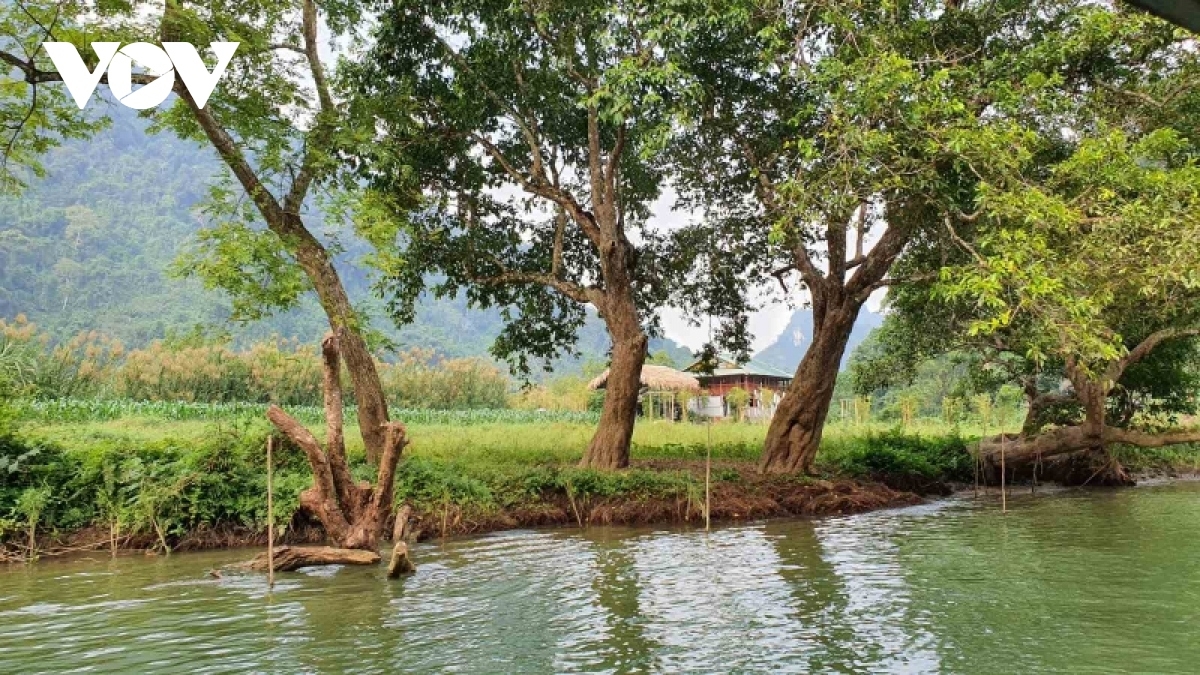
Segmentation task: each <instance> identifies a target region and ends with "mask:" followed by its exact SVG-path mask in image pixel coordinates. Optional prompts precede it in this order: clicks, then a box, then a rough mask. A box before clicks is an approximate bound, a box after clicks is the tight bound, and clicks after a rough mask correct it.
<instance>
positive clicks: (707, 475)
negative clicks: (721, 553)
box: [704, 417, 712, 532]
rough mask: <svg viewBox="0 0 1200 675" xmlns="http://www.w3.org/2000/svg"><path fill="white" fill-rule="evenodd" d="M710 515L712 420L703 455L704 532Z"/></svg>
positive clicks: (709, 420)
mask: <svg viewBox="0 0 1200 675" xmlns="http://www.w3.org/2000/svg"><path fill="white" fill-rule="evenodd" d="M711 515H712V418H711V417H710V418H708V446H707V449H706V450H705V453H704V531H705V532H708V531H709V529H710V528H709V525H710V523H709V519H710V517H711Z"/></svg>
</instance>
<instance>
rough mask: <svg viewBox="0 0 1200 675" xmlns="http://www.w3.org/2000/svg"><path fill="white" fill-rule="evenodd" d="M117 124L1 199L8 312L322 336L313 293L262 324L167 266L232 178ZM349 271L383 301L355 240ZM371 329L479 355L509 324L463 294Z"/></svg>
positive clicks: (139, 328) (138, 126)
mask: <svg viewBox="0 0 1200 675" xmlns="http://www.w3.org/2000/svg"><path fill="white" fill-rule="evenodd" d="M107 112H108V113H109V114H111V115H112V117H113V120H114V121H113V125H112V127H111V128H109V129H106V130H104V131H103V132H101V133H99V134H97V135H96V136H94V137H92V138H90V139H88V140H85V141H76V142H70V143H67V144H65V145H63V147H61V148H58V149H56V150H54V151H52V152H51V153H49V154H48V156H47V157H46V158H45V165H46V168H47V170H48V172H49V175H48V176H47V177H46V178H45V179H43V180H34V181H31V184H30V187H29V189H28V190H27V191H25V192H24V193H22V194H21V195H20V196H18V197H11V196H6V197H0V317H6V318H12V317H14V316H15V315H17V314H20V313H23V314H25V315H26V316H28V317H29V319H30V320H32V321H34V322H35V323H37V324H39V325H40V326H41V327H43V328H44V329H46V330H47V331H48V332H50V333H51V334H52V335H55V336H60V337H66V336H70V335H73V334H75V333H77V332H80V331H85V330H89V331H90V330H97V331H100V332H102V333H105V334H108V335H112V336H114V337H117V338H119V339H121V340H122V341H124V342H125V343H127V344H128V345H131V346H140V345H144V344H146V343H148V342H150V341H151V340H154V339H158V338H163V337H166V336H167V335H170V334H179V333H184V332H189V331H193V330H196V329H197V328H198V327H199V328H200V329H202V330H205V331H221V332H228V333H229V334H230V335H231V336H232V337H233V339H234V340H235V342H238V343H242V344H245V343H247V342H250V341H253V340H255V339H260V338H264V337H268V336H271V335H279V336H282V337H296V338H299V339H301V340H306V341H315V340H317V339H318V338H319V337H320V336H321V335H322V334H323V333H324V331H325V330H326V329H327V324H326V322H325V318H324V315H323V314H322V313H321V311H320V309H319V308H318V307H317V305H316V303H315V301H313V300H312V299H308V300H307V301H306V302H304V303H303V304H302V305H301V306H300V307H298V308H296V309H294V310H291V311H288V312H285V313H282V314H279V315H276V316H272V317H270V318H268V319H265V320H262V321H258V322H253V323H248V324H247V323H231V322H230V321H229V317H230V303H229V302H228V300H227V299H226V298H225V297H223V296H222V294H220V293H218V292H212V291H206V290H205V289H204V288H202V287H201V285H200V283H199V282H198V281H195V280H191V279H181V278H178V277H177V276H175V275H172V274H170V273H169V269H170V268H171V266H172V263H173V262H174V261H175V259H176V256H177V254H178V252H179V251H180V249H181V248H183V247H186V246H189V245H191V243H192V242H193V241H194V238H195V234H196V232H197V230H198V229H199V228H200V227H201V226H202V225H203V224H204V223H203V219H202V215H201V214H200V213H199V212H198V209H197V208H196V207H197V205H198V204H199V203H200V202H201V200H202V199H203V198H204V196H205V195H206V193H207V190H208V187H209V186H210V185H212V184H213V183H214V182H215V181H217V180H218V179H219V178H220V177H222V176H223V175H224V171H225V168H224V167H223V166H222V165H220V164H219V163H218V161H217V160H216V158H215V156H214V155H213V154H212V153H211V151H210V150H209V149H208V147H207V146H199V145H195V144H192V143H190V142H188V141H184V140H180V139H178V138H176V137H175V136H173V135H170V134H157V135H154V134H149V133H148V132H147V128H146V127H147V123H146V122H145V121H144V120H141V119H139V118H138V117H137V116H136V115H135V114H133V113H132V112H131V111H128V110H125V109H123V108H120V107H113V108H112V109H110V110H108V111H107ZM342 239H343V240H342V241H341V242H340V243H341V244H342V245H343V247H344V248H346V249H347V250H349V251H351V253H346V254H343V256H342V258H341V259H340V260H339V272H340V273H341V274H342V278H343V280H344V282H345V284H346V287H347V291H348V292H349V293H350V296H351V298H352V300H353V301H354V302H355V303H356V304H358V305H359V306H365V307H368V308H372V307H374V308H382V302H381V301H380V300H379V299H378V298H377V297H375V296H374V294H373V293H372V292H371V288H370V285H371V284H370V281H371V280H370V277H369V275H368V273H367V271H366V270H365V269H364V268H363V267H362V266H360V265H357V264H355V263H356V261H355V256H354V255H353V253H352V252H353V251H354V250H355V244H354V242H348V241H345V239H346V238H345V237H343V238H342ZM370 314H371V315H372V325H373V326H374V327H375V328H377V329H379V330H380V331H381V332H383V333H384V334H385V335H386V336H387V337H388V338H390V339H391V340H392V341H394V342H395V343H396V344H397V345H398V346H399V347H401V348H408V347H423V348H431V349H434V350H436V351H437V352H438V353H440V354H443V355H446V356H477V355H484V354H486V353H487V350H488V347H489V346H490V345H491V342H492V340H493V338H494V337H495V335H496V334H497V333H498V332H499V330H500V327H501V317H500V315H499V312H497V311H479V310H472V309H469V308H468V307H467V304H466V301H465V300H464V299H461V298H460V299H447V300H435V299H432V298H426V299H425V300H424V301H423V302H422V304H421V305H420V307H419V309H418V312H417V320H416V322H414V323H413V324H410V325H407V326H402V327H399V328H396V327H395V326H394V325H393V324H392V322H391V321H390V320H389V319H387V318H386V317H385V316H384V314H383V312H382V311H381V309H378V310H376V311H371V312H370ZM607 347H608V338H607V335H606V333H605V331H604V328H603V326H602V325H601V324H600V323H599V321H592V322H589V323H588V325H587V326H586V327H585V328H584V330H583V331H581V334H580V339H579V350H580V352H581V354H582V358H581V359H580V360H574V359H572V360H568V361H566V362H564V363H560V364H558V366H557V368H556V369H557V370H570V369H575V368H578V365H579V363H580V362H581V361H582V360H587V359H593V360H594V359H603V358H604V353H605V351H606V350H607ZM652 350H655V351H659V350H663V351H667V352H668V353H669V354H671V355H672V356H673V358H675V360H676V361H686V360H687V359H688V358H689V356H690V354H689V353H688V352H687V351H686V350H685V349H683V348H682V347H679V346H678V345H677V344H675V343H674V342H671V341H669V340H657V341H655V342H654V343H653V344H652Z"/></svg>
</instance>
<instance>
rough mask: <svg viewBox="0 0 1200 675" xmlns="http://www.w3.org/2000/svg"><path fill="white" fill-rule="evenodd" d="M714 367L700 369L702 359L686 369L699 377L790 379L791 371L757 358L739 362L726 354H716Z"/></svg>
mask: <svg viewBox="0 0 1200 675" xmlns="http://www.w3.org/2000/svg"><path fill="white" fill-rule="evenodd" d="M715 365H716V369H714V370H713V371H712V372H711V373H706V372H703V371H702V370H701V368H703V367H704V362H703V361H696V362H695V363H693V364H692V365H690V366H688V367H687V371H688V372H690V373H695V374H696V375H698V376H699V377H725V376H727V375H738V376H740V375H758V376H763V377H774V378H778V379H786V380H790V379H792V373H789V372H787V371H784V370H781V369H779V368H776V367H775V366H772V365H770V364H768V363H763V362H762V361H759V360H758V359H750V360H748V361H741V362H739V361H738V360H737V359H735V358H733V357H732V356H730V355H728V354H718V355H717V362H716V364H715Z"/></svg>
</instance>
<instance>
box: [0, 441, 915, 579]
mask: <svg viewBox="0 0 1200 675" xmlns="http://www.w3.org/2000/svg"><path fill="white" fill-rule="evenodd" d="M666 464H667V463H664V465H663V466H653V467H651V466H648V465H642V466H640V467H639V468H660V469H667V468H679V466H678V465H677V464H676V463H670V464H671V466H666ZM715 468H716V464H714V469H715ZM721 468H723V469H725V470H726V471H729V470H730V467H721ZM711 490H712V502H711V504H712V506H711V511H710V518H711V521H712V522H713V523H731V522H745V521H752V520H762V519H765V518H786V517H804V518H818V517H824V516H836V515H847V514H854V513H863V512H866V511H875V510H880V509H886V508H894V507H901V506H910V505H913V504H919V503H921V502H923V501H925V498H924V497H922V496H921V495H918V494H916V493H915V492H909V491H904V490H895V489H892V488H890V487H888V486H887V485H885V484H883V483H882V482H872V481H858V480H851V479H845V478H830V479H822V478H803V477H798V476H764V475H761V474H758V473H757V472H755V471H752V470H749V469H738V476H737V478H736V479H734V480H728V479H726V480H721V481H716V482H713V483H712V488H711ZM411 522H412V532H413V538H414V539H415V540H416V541H427V540H431V539H442V538H455V537H468V536H475V535H481V534H486V533H489V532H497V531H503V530H513V529H521V528H540V527H568V528H569V527H581V528H583V527H593V526H594V527H600V526H606V525H628V526H638V525H703V523H704V494H703V492H699V493H698V494H687V495H671V496H661V495H652V494H622V495H614V496H605V497H596V496H578V495H571V494H562V493H553V494H548V493H543V494H542V495H539V496H537V497H534V498H531V499H529V500H527V501H526V502H523V503H520V504H515V505H513V506H510V507H508V508H503V509H496V510H482V509H472V508H464V507H463V506H462V505H459V504H455V503H449V504H433V505H423V506H422V505H414V514H413V518H412V521H411ZM390 529H391V527H390V524H389V526H388V530H387V531H390ZM323 541H324V531H323V530H322V529H321V528H320V526H319V524H317V523H315V522H311V521H309V520H307V519H306V518H305V517H304V515H303V514H297V516H296V519H295V520H294V521H293V523H292V524H291V526H290V527H289V528H288V529H287V531H286V532H285V533H284V534H283V535H282V536H278V537H277V543H278V544H317V543H322V542H323ZM169 543H170V545H171V551H172V552H184V551H203V550H214V549H232V548H245V547H250V546H266V543H267V536H266V532H265V531H264V530H259V529H257V528H250V527H246V526H242V525H230V526H227V527H217V528H200V529H197V530H194V531H190V532H188V533H186V534H185V535H183V536H180V537H175V538H170V540H169ZM26 550H27V548H26V545H25V544H24V543H22V542H9V543H8V544H7V545H6V547H5V548H0V561H3V562H10V563H17V562H24V561H25V553H26ZM107 550H115V551H124V552H130V551H133V552H136V551H145V552H146V553H147V554H148V555H149V554H154V553H156V552H159V553H161V547H160V546H159V541H158V538H157V537H156V536H155V534H153V533H138V534H136V535H132V536H126V535H121V536H117V537H115V538H114V537H113V536H112V533H111V532H109V530H108V528H107V527H89V528H84V529H82V530H77V531H74V532H69V533H62V534H60V535H58V536H56V537H44V538H39V541H38V558H39V559H50V558H56V557H62V556H66V555H69V554H72V553H77V552H87V551H93V552H94V551H107Z"/></svg>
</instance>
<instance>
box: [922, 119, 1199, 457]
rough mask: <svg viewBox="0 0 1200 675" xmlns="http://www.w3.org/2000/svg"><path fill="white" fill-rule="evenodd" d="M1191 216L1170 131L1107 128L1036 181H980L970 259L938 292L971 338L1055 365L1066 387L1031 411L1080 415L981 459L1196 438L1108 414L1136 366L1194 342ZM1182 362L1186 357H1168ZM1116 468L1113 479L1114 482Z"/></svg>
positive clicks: (951, 271)
mask: <svg viewBox="0 0 1200 675" xmlns="http://www.w3.org/2000/svg"><path fill="white" fill-rule="evenodd" d="M1198 210H1200V166H1197V164H1196V159H1195V149H1194V147H1192V146H1191V144H1190V143H1188V142H1186V141H1185V140H1184V139H1182V138H1181V137H1180V136H1179V135H1177V134H1176V133H1174V132H1173V131H1170V130H1155V131H1152V132H1150V133H1148V134H1146V135H1145V136H1143V137H1141V138H1130V137H1129V136H1128V135H1127V133H1126V132H1124V131H1115V130H1114V131H1108V132H1104V133H1103V134H1102V135H1099V136H1098V137H1096V138H1087V139H1085V140H1083V141H1082V142H1080V143H1079V144H1078V147H1077V148H1076V150H1075V151H1074V152H1073V153H1072V155H1071V156H1070V157H1069V158H1068V159H1066V160H1064V161H1062V162H1060V163H1058V164H1056V165H1055V166H1054V167H1053V169H1052V170H1051V171H1050V172H1049V175H1047V176H1046V177H1045V178H1043V179H1042V180H1040V181H1036V182H1035V181H1034V179H1032V178H1029V177H1026V180H1021V181H1019V182H1016V183H1013V182H1009V181H1007V180H1003V179H1001V180H997V181H995V182H989V183H987V184H985V188H984V192H983V194H982V195H981V199H980V210H979V211H978V217H979V218H981V219H983V220H984V221H985V222H983V223H981V224H980V228H979V229H980V230H981V232H980V234H979V236H978V241H977V242H975V243H974V244H973V245H970V244H968V246H970V250H971V254H972V255H971V258H970V259H969V260H968V261H967V262H966V263H964V264H962V265H959V266H955V267H951V268H947V269H946V270H945V271H944V272H943V280H942V282H941V283H939V285H938V286H937V287H936V288H935V292H940V293H942V294H945V295H946V296H947V297H948V298H949V299H951V300H953V299H956V298H964V297H965V298H970V299H971V300H972V301H973V302H974V304H975V306H976V315H975V316H974V317H973V318H972V320H970V321H968V322H966V324H965V329H966V330H967V331H968V332H969V333H972V334H976V335H982V336H992V337H993V338H994V339H995V340H996V344H997V345H1002V346H1003V347H1004V348H1005V349H1007V350H1011V351H1016V352H1018V353H1021V354H1023V355H1025V357H1026V358H1027V359H1028V360H1029V361H1031V362H1033V363H1035V364H1041V363H1043V362H1045V361H1047V360H1050V361H1052V362H1056V363H1058V364H1061V372H1062V373H1063V375H1064V376H1065V378H1066V379H1067V380H1068V381H1069V383H1070V387H1069V388H1067V390H1065V391H1060V390H1053V391H1038V392H1036V393H1034V394H1033V396H1032V398H1031V401H1030V408H1031V414H1032V415H1037V414H1038V413H1040V412H1041V409H1042V408H1044V407H1046V406H1048V405H1050V404H1056V405H1062V404H1064V403H1066V404H1072V405H1073V406H1075V407H1077V408H1078V409H1079V411H1080V412H1079V415H1078V417H1077V418H1075V419H1072V420H1069V421H1067V423H1065V424H1062V425H1060V426H1057V427H1055V428H1053V429H1050V430H1043V429H1042V428H1041V424H1040V422H1041V420H1040V419H1038V418H1037V417H1033V418H1032V419H1031V420H1030V422H1029V423H1028V424H1027V425H1026V428H1025V430H1024V432H1023V433H1022V434H1021V435H1020V436H1018V437H1017V438H1010V437H1003V436H1001V437H996V438H994V439H988V440H987V441H985V442H984V444H983V452H984V454H985V456H986V457H987V458H988V459H990V460H992V461H993V462H995V460H996V459H997V458H998V457H999V455H1000V454H1001V452H1004V453H1005V454H1006V456H1007V457H1008V458H1010V459H1011V461H1012V462H1013V463H1014V464H1019V463H1028V462H1030V461H1032V460H1034V459H1035V458H1043V457H1051V456H1054V455H1058V454H1064V453H1071V452H1075V451H1079V450H1088V451H1092V452H1093V453H1094V454H1098V455H1100V456H1101V457H1102V458H1103V459H1107V454H1106V453H1105V450H1106V446H1107V445H1108V444H1110V443H1125V444H1129V445H1137V446H1145V447H1154V446H1159V445H1167V444H1171V443H1183V442H1197V441H1200V431H1189V430H1178V431H1173V432H1161V433H1152V432H1149V431H1146V430H1143V429H1139V428H1137V425H1136V424H1133V423H1134V422H1136V421H1137V420H1135V419H1131V418H1129V417H1128V416H1124V417H1122V416H1118V421H1117V422H1116V423H1115V424H1114V422H1113V421H1112V419H1111V418H1110V416H1109V411H1110V410H1111V409H1112V407H1113V406H1112V405H1111V403H1112V401H1111V399H1112V397H1113V396H1114V394H1116V393H1118V392H1120V391H1124V390H1127V388H1128V387H1127V383H1128V377H1127V376H1128V375H1129V374H1130V373H1131V370H1132V369H1133V368H1134V367H1135V366H1137V365H1140V364H1142V363H1143V362H1145V361H1147V360H1148V359H1150V358H1151V357H1152V356H1154V355H1155V353H1156V352H1158V351H1159V350H1160V349H1162V348H1163V347H1164V346H1165V345H1168V344H1170V343H1172V342H1173V341H1178V340H1186V339H1189V338H1194V337H1195V336H1200V274H1198V273H1197V270H1198V269H1200V218H1197V215H1196V214H1197V212H1198ZM1189 357H1190V358H1194V352H1190V351H1189V350H1185V351H1182V352H1176V353H1175V358H1176V359H1179V358H1183V359H1185V360H1186V359H1188V358H1189ZM1193 365H1194V364H1193ZM1031 393H1033V392H1031ZM1100 464H1101V465H1104V464H1109V465H1112V463H1111V462H1107V461H1104V462H1101V463H1100ZM1112 469H1113V471H1111V472H1110V473H1115V474H1116V476H1114V477H1110V480H1112V478H1119V476H1120V472H1119V469H1118V468H1117V467H1115V465H1112Z"/></svg>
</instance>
